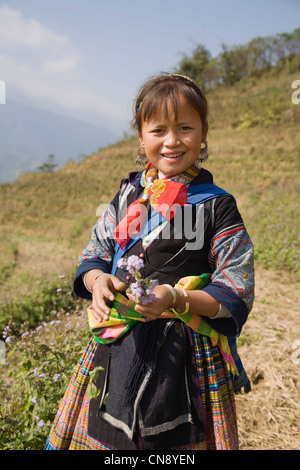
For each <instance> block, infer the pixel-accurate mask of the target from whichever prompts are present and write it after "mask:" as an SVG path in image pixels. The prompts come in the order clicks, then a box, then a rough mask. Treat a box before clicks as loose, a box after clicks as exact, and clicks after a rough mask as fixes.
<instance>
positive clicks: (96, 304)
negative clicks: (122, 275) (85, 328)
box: [91, 274, 127, 321]
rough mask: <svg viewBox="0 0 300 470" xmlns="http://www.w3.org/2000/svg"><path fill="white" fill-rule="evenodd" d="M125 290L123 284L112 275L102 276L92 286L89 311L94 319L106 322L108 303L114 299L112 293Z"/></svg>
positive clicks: (108, 312)
mask: <svg viewBox="0 0 300 470" xmlns="http://www.w3.org/2000/svg"><path fill="white" fill-rule="evenodd" d="M126 288H127V285H126V284H125V282H122V281H120V280H119V279H118V278H117V277H116V276H113V275H112V274H102V275H101V276H100V277H98V279H96V280H95V282H94V284H93V300H92V304H91V309H92V310H93V313H94V317H95V318H96V319H97V320H99V321H103V320H108V318H109V314H110V309H109V308H108V305H109V302H112V301H113V300H114V299H115V296H114V292H115V291H119V292H122V291H124V290H125V289H126Z"/></svg>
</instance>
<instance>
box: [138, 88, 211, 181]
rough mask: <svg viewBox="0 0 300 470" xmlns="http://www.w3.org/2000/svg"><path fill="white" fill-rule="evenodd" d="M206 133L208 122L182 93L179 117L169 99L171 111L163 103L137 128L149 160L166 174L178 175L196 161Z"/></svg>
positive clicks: (179, 103)
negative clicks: (203, 122)
mask: <svg viewBox="0 0 300 470" xmlns="http://www.w3.org/2000/svg"><path fill="white" fill-rule="evenodd" d="M206 135H207V125H205V126H203V125H202V122H201V118H200V116H199V114H198V112H197V111H196V110H195V109H194V108H193V107H192V106H191V105H190V103H189V102H188V100H187V99H186V98H185V97H184V96H183V95H182V94H180V95H179V100H178V116H177V119H176V118H175V114H174V109H173V108H172V106H171V105H170V103H169V105H168V113H165V112H164V109H163V107H161V109H158V110H157V111H156V113H155V114H154V115H153V116H152V117H151V119H150V120H149V121H144V122H143V123H142V129H141V132H138V137H139V140H140V144H141V147H143V148H144V149H145V152H146V155H147V158H148V160H149V162H151V163H152V165H153V166H154V167H155V168H157V169H158V170H159V171H160V172H161V173H163V174H164V175H167V176H175V175H179V174H180V173H182V172H183V171H185V170H187V169H188V168H189V167H190V166H191V165H192V164H193V163H194V162H195V160H196V159H197V157H199V154H200V151H201V142H205V140H206Z"/></svg>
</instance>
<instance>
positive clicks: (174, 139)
mask: <svg viewBox="0 0 300 470" xmlns="http://www.w3.org/2000/svg"><path fill="white" fill-rule="evenodd" d="M178 141H179V139H178V135H177V132H175V131H169V132H168V133H167V134H166V136H165V145H167V146H168V147H174V146H175V145H177V144H178Z"/></svg>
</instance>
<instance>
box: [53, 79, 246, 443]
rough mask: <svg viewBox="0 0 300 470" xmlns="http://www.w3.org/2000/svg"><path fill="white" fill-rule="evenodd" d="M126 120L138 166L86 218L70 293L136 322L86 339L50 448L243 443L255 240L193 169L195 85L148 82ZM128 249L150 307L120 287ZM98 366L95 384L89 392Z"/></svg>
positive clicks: (102, 314)
mask: <svg viewBox="0 0 300 470" xmlns="http://www.w3.org/2000/svg"><path fill="white" fill-rule="evenodd" d="M134 122H135V125H136V129H137V135H138V138H139V142H140V147H139V149H138V154H139V158H141V159H143V160H146V162H147V167H146V169H145V170H143V171H139V172H133V173H130V174H129V176H128V178H126V179H124V180H122V182H121V187H120V189H119V191H118V193H117V194H116V196H115V198H114V199H113V201H112V203H111V205H110V206H109V208H108V209H107V210H106V211H105V212H104V214H103V215H102V217H101V218H100V219H99V221H98V222H97V224H96V225H95V227H94V229H93V232H92V237H91V241H90V243H89V244H88V245H87V247H86V248H85V250H84V251H83V252H82V254H81V255H80V259H79V263H80V265H79V268H78V270H77V274H76V277H75V281H74V290H75V293H76V294H77V295H78V296H80V297H83V298H85V299H90V300H91V311H92V313H93V318H94V320H95V321H98V322H100V323H99V324H100V325H101V326H102V327H103V325H108V324H109V323H105V322H108V321H109V319H110V316H111V315H112V310H111V306H112V305H114V304H112V302H116V301H117V299H119V296H120V293H122V294H123V296H124V297H123V298H125V300H126V298H127V299H129V300H131V301H132V302H134V304H132V305H134V309H135V312H137V313H138V314H140V315H141V316H142V319H143V321H136V322H134V324H133V325H132V327H129V326H128V327H126V329H124V330H122V327H121V326H120V325H119V326H116V328H117V329H116V330H114V329H113V328H108V327H107V328H102V329H100V331H101V334H98V336H97V335H95V336H94V337H93V338H92V339H91V341H90V343H89V345H88V347H87V350H86V352H85V353H84V355H83V357H82V358H81V361H80V363H79V365H78V367H77V369H76V372H75V374H74V377H73V378H72V380H71V383H70V386H69V388H68V390H67V391H66V394H65V396H64V399H63V401H62V404H61V406H60V410H59V412H58V414H57V417H56V419H55V422H54V424H53V427H52V430H51V433H50V436H49V439H48V442H47V447H46V448H48V449H66V448H69V449H79V450H80V449H83V450H87V449H90V450H96V449H97V450H110V449H114V450H115V449H118V450H143V449H148V450H157V449H190V450H202V449H238V435H237V424H236V411H235V401H234V391H235V390H237V389H241V388H242V387H244V386H245V387H249V381H248V378H247V376H246V374H245V371H244V370H243V367H242V365H241V362H240V360H239V358H238V356H237V353H236V349H235V341H234V338H236V337H237V336H238V335H239V334H240V332H241V329H242V326H243V325H244V323H245V321H246V320H247V317H248V314H249V312H250V310H251V308H252V303H253V298H254V294H253V292H254V275H253V247H252V243H251V240H250V238H249V235H248V233H247V231H246V229H245V226H244V224H243V220H242V218H241V215H240V213H239V211H238V209H237V206H236V202H235V199H234V198H233V197H232V196H231V195H230V194H228V193H226V192H225V191H224V190H222V189H221V188H219V187H218V186H216V185H215V184H214V183H213V178H212V175H211V174H210V173H209V172H208V171H207V170H205V169H204V168H202V165H201V163H202V162H203V161H204V160H206V158H207V156H208V155H207V132H208V124H207V102H206V99H205V96H204V95H203V93H202V91H201V89H200V88H199V86H198V85H197V84H196V83H195V82H194V81H192V80H190V79H189V78H188V77H184V76H181V75H177V74H162V75H159V76H157V77H154V78H152V79H151V80H149V81H148V82H147V83H146V84H145V85H144V86H143V87H142V88H141V90H140V92H139V93H138V95H137V98H136V100H135V105H134ZM141 214H143V217H141ZM178 215H180V217H179V218H178ZM137 219H138V223H136V220H137ZM178 221H179V222H178ZM150 222H151V223H150ZM187 224H188V225H189V227H188V228H189V230H186V228H187V227H185V225H187ZM197 232H198V233H201V237H200V238H199V240H196V242H195V243H191V241H192V239H193V237H195V234H196V233H197ZM187 233H189V234H190V235H189V236H187ZM132 256H134V257H135V259H142V260H143V263H142V265H141V263H139V269H140V273H141V275H142V277H143V278H149V279H152V280H155V281H156V282H155V287H154V290H153V294H154V297H153V299H152V300H151V301H150V302H148V303H142V302H140V301H139V299H137V297H135V295H133V294H132V293H129V292H128V291H127V292H126V289H127V288H128V284H129V282H130V280H131V275H130V272H128V270H127V268H126V260H128V258H129V257H132ZM131 259H132V258H131ZM118 260H119V261H118ZM120 260H121V263H120ZM117 261H118V262H117ZM123 261H124V262H123ZM141 266H142V267H141ZM203 275H205V276H206V277H205V279H208V280H209V282H205V283H204V285H201V287H202V288H201V289H200V288H199V282H200V281H199V280H200V279H201V282H202V281H203V279H204V278H203ZM201 276H202V277H201ZM198 281H199V282H198ZM127 301H128V300H127ZM120 304H121V306H120V309H119V310H118V311H119V312H121V310H122V309H121V307H122V301H120ZM125 304H126V302H125ZM123 307H124V305H123ZM122 312H123V313H124V308H123V310H122ZM120 331H122V333H120ZM116 332H118V334H116ZM97 367H101V368H103V373H102V374H101V373H100V374H99V378H98V379H97V381H96V382H97V387H98V388H99V389H101V393H100V394H99V395H98V396H97V397H94V398H90V397H89V396H88V394H87V393H86V389H87V386H88V383H89V381H90V379H89V373H90V371H93V370H98V369H96V368H97ZM104 397H106V399H105V400H104Z"/></svg>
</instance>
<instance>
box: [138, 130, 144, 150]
mask: <svg viewBox="0 0 300 470" xmlns="http://www.w3.org/2000/svg"><path fill="white" fill-rule="evenodd" d="M137 135H138V138H139V141H140V145H141V146H143V144H144V140H143V137H142V133H141V132H140V131H138V132H137Z"/></svg>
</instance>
